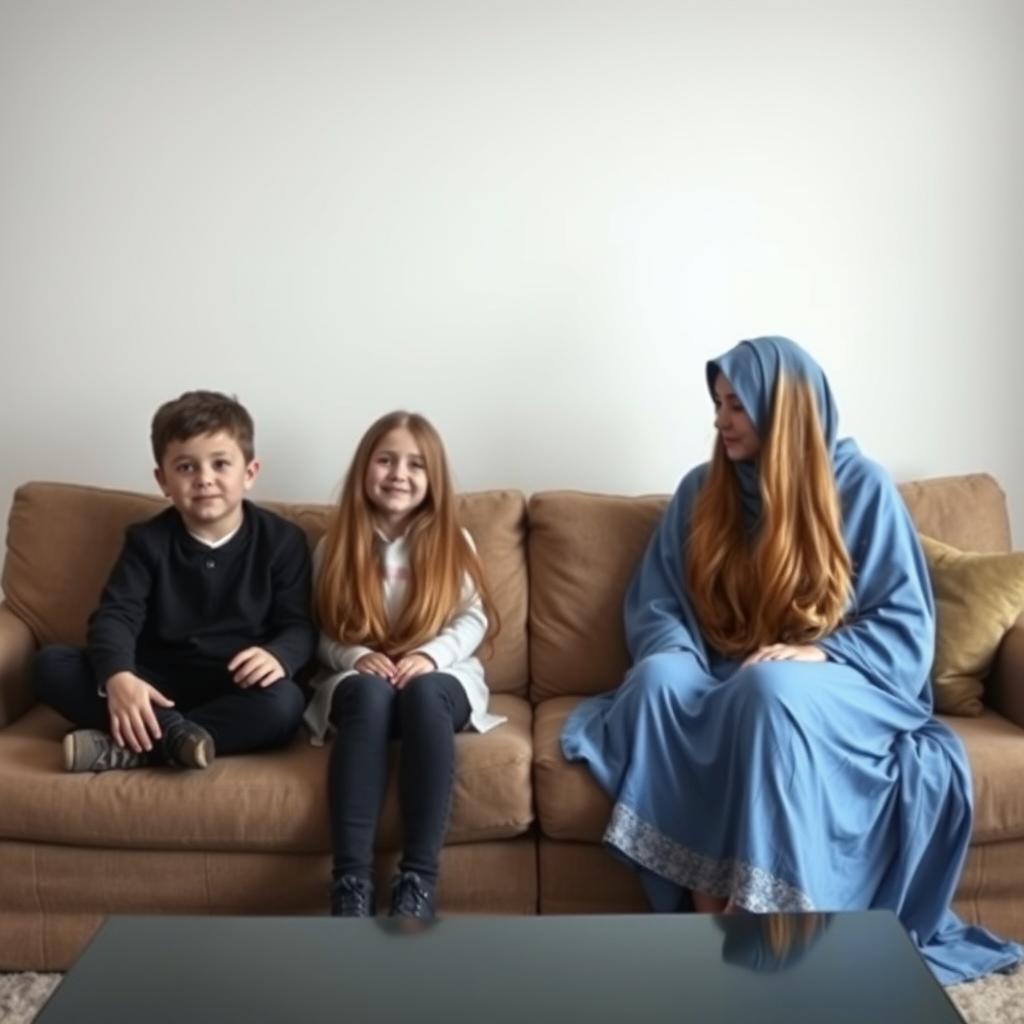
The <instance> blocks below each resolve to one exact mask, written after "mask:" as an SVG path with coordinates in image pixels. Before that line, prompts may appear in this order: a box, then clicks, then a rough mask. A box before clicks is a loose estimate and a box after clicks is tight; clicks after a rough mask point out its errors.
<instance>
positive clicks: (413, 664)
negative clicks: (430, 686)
mask: <svg viewBox="0 0 1024 1024" xmlns="http://www.w3.org/2000/svg"><path fill="white" fill-rule="evenodd" d="M435 668H437V666H436V665H435V664H434V663H433V662H432V661H431V660H430V658H428V657H427V656H426V655H425V654H407V655H406V656H405V657H404V658H401V659H399V662H398V664H397V665H396V666H395V676H394V678H393V679H392V680H391V683H392V685H393V686H394V687H395V689H396V690H402V689H405V687H406V686H407V685H408V684H409V683H411V682H412V681H413V680H414V679H415V678H416V677H417V676H421V675H423V674H424V673H425V672H433V671H434V669H435Z"/></svg>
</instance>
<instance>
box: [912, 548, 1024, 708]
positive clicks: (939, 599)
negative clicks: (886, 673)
mask: <svg viewBox="0 0 1024 1024" xmlns="http://www.w3.org/2000/svg"><path fill="white" fill-rule="evenodd" d="M921 543H922V545H923V547H924V553H925V557H926V558H927V559H928V573H929V575H930V576H931V581H932V590H933V591H934V592H935V610H936V640H935V664H934V666H933V668H932V690H933V692H934V694H935V710H936V711H937V712H942V713H944V714H948V715H980V714H981V712H982V704H981V698H982V696H983V694H984V692H985V687H984V683H983V680H984V679H985V677H986V676H987V675H988V673H989V671H990V669H991V668H992V664H993V662H994V661H995V657H996V652H997V651H998V650H999V645H1000V643H1001V642H1002V639H1003V637H1004V636H1005V635H1006V631H1007V630H1008V629H1009V628H1010V627H1011V626H1012V625H1013V624H1014V623H1015V622H1016V621H1017V619H1018V618H1019V616H1020V615H1021V613H1022V612H1024V551H1013V552H1007V553H987V554H981V553H978V552H971V551H958V550H957V549H956V548H954V547H951V546H950V545H948V544H943V543H942V542H941V541H937V540H933V539H932V538H931V537H924V536H922V537H921Z"/></svg>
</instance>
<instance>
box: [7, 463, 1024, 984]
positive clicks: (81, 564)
mask: <svg viewBox="0 0 1024 1024" xmlns="http://www.w3.org/2000/svg"><path fill="white" fill-rule="evenodd" d="M903 493H904V496H905V498H906V500H907V502H908V505H909V506H910V509H911V512H912V514H913V515H914V517H915V519H916V521H917V522H918V525H919V526H920V527H921V528H922V529H923V530H924V531H925V532H927V533H929V534H931V535H933V536H936V537H939V538H940V539H944V540H946V541H948V542H949V543H951V544H955V545H956V546H958V547H962V548H966V549H973V550H991V551H1000V550H1006V549H1008V548H1009V543H1010V537H1009V527H1008V520H1007V514H1006V505H1005V498H1004V496H1003V493H1002V491H1001V490H1000V489H999V487H998V486H997V485H996V483H995V482H994V481H993V480H992V479H991V478H990V477H987V476H969V477H957V478H949V479H944V480H933V481H926V482H923V483H918V484H911V485H907V486H906V487H904V489H903ZM460 500H461V512H462V518H463V521H464V522H465V524H466V525H467V526H468V527H469V529H470V530H471V531H472V533H473V535H474V537H475V539H476V541H477V545H478V547H479V549H480V552H481V555H482V557H483V559H484V562H485V565H486V568H487V573H488V578H489V580H490V583H491V585H492V587H493V591H494V594H495V598H496V602H497V604H498V607H499V609H500V612H501V617H502V631H501V634H500V635H499V637H498V639H497V642H496V644H495V647H494V650H493V652H492V653H491V654H490V655H489V656H488V658H487V669H488V675H489V679H490V683H491V687H492V690H493V692H494V698H493V705H494V707H495V710H497V711H499V712H501V713H502V714H505V715H507V716H508V718H509V721H508V723H507V724H506V725H504V726H501V727H500V728H498V729H496V730H494V731H493V732H491V733H488V734H487V735H486V736H478V735H469V734H466V735H460V736H459V737H458V740H457V751H458V773H457V777H456V784H455V795H454V802H453V808H452V818H451V823H450V828H449V832H448V836H447V841H446V845H445V848H444V852H443V854H442V861H441V908H442V911H444V912H449V913H458V912H471V911H477V912H490V913H536V912H538V911H539V912H541V913H568V912H588V911H605V912H609V911H619V910H623V911H625V910H640V909H643V908H644V900H643V897H642V894H641V891H640V887H639V885H638V883H637V881H636V879H635V877H634V876H633V875H632V874H631V873H630V872H629V871H628V870H627V869H626V868H625V867H623V866H622V865H621V864H619V863H618V862H616V861H614V860H613V859H612V858H611V857H610V856H609V855H608V854H607V853H605V851H604V850H603V849H602V847H601V846H600V837H601V833H602V830H603V827H604V824H605V821H606V819H607V817H608V813H609V810H610V805H609V802H608V800H607V799H606V797H605V796H604V795H603V793H602V792H601V791H600V790H599V789H598V788H597V786H596V785H595V784H594V783H593V782H592V781H591V779H590V776H589V775H588V774H587V772H586V771H585V770H584V769H582V768H581V767H579V766H578V765H569V764H567V763H566V762H565V761H564V760H563V759H562V757H561V755H560V753H559V747H558V735H559V731H560V729H561V725H562V722H563V721H564V719H565V716H566V715H567V714H568V712H569V710H570V709H571V708H572V707H573V706H574V705H575V704H576V703H577V702H578V701H579V700H580V698H581V696H584V695H587V694H592V693H597V692H599V691H601V690H604V689H607V688H609V687H612V686H614V685H616V683H617V682H618V681H619V680H620V679H621V678H622V675H623V673H624V671H625V669H626V666H627V657H626V652H625V646H624V640H623V636H622V626H621V614H620V608H621V604H622V592H623V589H624V587H625V585H626V581H627V579H628V577H629V575H630V573H631V571H632V568H633V566H634V565H635V564H636V561H637V559H638V558H639V555H640V552H641V550H642V548H643V545H644V542H645V540H646V538H647V536H648V534H649V533H650V530H651V529H652V528H653V525H654V523H655V521H656V520H657V518H658V515H659V513H660V511H661V509H662V508H663V506H664V498H661V497H647V498H626V497H612V496H602V495H592V494H581V493H574V492H547V493H539V494H535V495H533V496H532V497H531V498H530V499H529V501H528V502H527V501H526V500H525V499H524V497H523V495H522V494H520V493H518V492H514V491H492V492H485V493H478V494H467V495H464V496H462V498H461V499H460ZM267 504H268V505H269V506H270V507H272V508H275V509H277V510H278V511H281V512H283V513H284V514H285V515H287V516H289V517H290V518H292V519H294V520H295V521H297V522H299V523H300V524H301V525H302V526H303V527H304V528H305V529H306V531H307V533H308V535H309V538H310V541H311V542H312V541H314V540H315V538H316V537H317V536H318V535H319V534H320V532H321V531H322V530H323V526H324V521H325V515H326V511H327V509H326V506H323V505H298V504H292V505H283V504H275V503H272V502H268V503H267ZM161 507H163V503H162V501H161V500H159V499H157V498H151V497H146V496H144V495H139V494H130V493H125V492H118V491H107V490H100V489H97V488H90V487H78V486H69V485H62V484H42V483H34V484H27V485H25V486H24V487H21V488H20V489H19V490H18V491H17V493H16V494H15V498H14V503H13V506H12V509H11V514H10V521H9V527H8V535H7V557H6V561H5V564H4V570H3V577H2V585H3V591H4V595H5V601H4V604H3V605H2V606H0V970H16V969H20V970H25V969H32V970H47V969H51V970H53V969H63V968H65V967H67V966H68V965H69V964H70V962H71V961H72V960H73V959H74V958H75V956H76V955H77V953H78V952H79V950H80V949H81V948H82V946H83V944H84V943H85V942H86V940H87V939H88V938H89V936H90V935H91V934H92V932H93V931H94V930H95V928H96V926H97V924H98V922H99V920H100V919H101V917H102V916H103V915H105V914H109V913H135V912H138V913H223V914H244V913H267V914H278V913H288V914H316V913H323V912H324V911H325V903H326V896H325V894H326V882H327V876H328V869H329V857H328V852H327V851H328V836H327V827H326V822H327V808H326V801H325V793H324V782H323V780H324V774H325V768H326V754H325V751H324V750H322V749H316V748H313V747H310V746H309V745H308V743H307V742H306V740H305V737H304V736H300V737H298V738H297V739H296V740H295V742H294V743H293V744H292V745H291V746H290V747H289V748H288V749H286V750H283V751H280V752H276V753H271V754H261V755H256V756H244V757H233V758H223V759H220V760H218V761H217V762H215V764H214V765H213V766H212V767H211V768H210V769H209V770H207V771H205V772H190V773H185V772H176V771H173V770H168V769H155V770H142V771H132V772H108V773H105V774H100V775H89V774H86V775H68V774H65V773H64V772H63V771H61V766H60V760H61V755H60V743H59V740H60V738H61V736H62V735H63V733H64V731H65V730H66V729H67V723H66V722H65V721H64V720H63V719H61V718H60V717H59V716H58V715H57V714H56V713H55V712H53V711H51V710H50V709H49V708H46V707H42V706H37V705H35V704H34V702H33V699H32V696H31V694H30V692H29V687H28V682H27V676H26V666H27V664H28V662H29V660H30V658H31V655H32V652H33V651H34V650H35V649H36V647H37V645H38V644H40V643H49V642H53V641H70V642H81V641H82V639H83V636H84V627H85V620H86V617H87V615H88V613H89V611H90V610H91V609H92V608H93V607H94V605H95V604H96V601H97V598H98V596H99V592H100V589H101V587H102V584H103V581H104V579H105V578H106V575H107V573H108V571H109V569H110V566H111V564H112V562H113V559H114V558H115V556H116V553H117V551H118V549H119V546H120V543H121V539H122V536H123V532H124V528H125V526H126V525H127V524H128V523H130V522H133V521H136V520H139V519H142V518H145V517H147V516H149V515H152V514H153V513H154V512H156V511H158V510H159V509H160V508H161ZM1022 676H1024V628H1022V627H1018V628H1017V629H1015V630H1014V631H1013V632H1012V633H1011V634H1010V636H1009V637H1008V638H1007V640H1006V641H1004V644H1003V647H1002V653H1001V656H1000V661H999V664H998V666H997V670H996V672H995V676H994V679H993V680H992V682H991V686H990V692H991V694H992V703H993V704H994V705H995V706H996V707H998V708H999V711H1000V712H1002V714H1000V713H999V712H997V711H996V710H987V711H986V713H985V715H984V716H983V717H982V718H979V719H954V720H951V722H952V724H953V726H954V728H955V729H956V730H957V731H958V732H959V733H960V735H961V736H962V737H963V738H964V740H965V742H966V744H967V748H968V751H969V753H970V757H971V763H972V766H973V769H974V776H975V787H976V794H977V796H976V804H977V819H976V822H975V835H974V842H973V845H972V847H971V853H970V856H969V858H968V862H967V866H966V869H965V872H964V876H963V880H962V882H961V885H960V890H959V894H958V900H957V908H958V910H959V911H960V912H961V913H962V914H963V915H964V916H965V917H967V918H969V919H971V920H973V921H982V922H983V923H985V924H986V925H988V926H989V927H991V928H994V929H996V930H998V931H1000V932H1002V933H1003V934H1005V935H1009V936H1013V937H1015V938H1017V939H1024V786H1022V785H1021V780H1022V779H1024V678H1022ZM1014 686H1016V689H1014ZM1014 723H1016V724H1014ZM399 842H400V836H399V825H398V814H397V804H396V794H395V790H394V788H393V787H392V789H391V791H390V792H389V795H388V798H387V801H386V805H385V809H384V814H383V818H382V823H381V828H380V832H379V836H378V847H379V851H380V855H379V860H380V863H379V867H380V869H381V870H382V871H388V870H390V868H391V866H392V865H393V863H394V860H395V857H396V852H395V851H396V850H397V848H398V846H399Z"/></svg>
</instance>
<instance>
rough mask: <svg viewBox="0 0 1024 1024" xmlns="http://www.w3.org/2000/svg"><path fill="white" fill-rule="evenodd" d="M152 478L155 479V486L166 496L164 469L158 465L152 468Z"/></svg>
mask: <svg viewBox="0 0 1024 1024" xmlns="http://www.w3.org/2000/svg"><path fill="white" fill-rule="evenodd" d="M153 478H154V479H155V480H156V485H157V487H159V488H160V490H161V492H162V493H163V494H164V495H165V496H166V495H167V487H166V485H165V482H164V481H165V479H166V478H165V477H164V471H163V470H162V469H161V468H160V467H159V466H157V467H156V469H154V470H153Z"/></svg>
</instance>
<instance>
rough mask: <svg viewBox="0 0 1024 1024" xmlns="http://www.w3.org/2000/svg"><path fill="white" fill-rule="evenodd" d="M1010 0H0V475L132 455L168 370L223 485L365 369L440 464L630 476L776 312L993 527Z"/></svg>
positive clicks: (311, 472) (297, 486)
mask: <svg viewBox="0 0 1024 1024" xmlns="http://www.w3.org/2000/svg"><path fill="white" fill-rule="evenodd" d="M1022 38H1024V4H1021V3H1019V2H1017V0H945V2H935V0H889V2H865V0H834V2H824V0H817V2H811V0H808V2H798V0H789V2H786V0H735V2H727V0H689V2H687V0H676V2H653V0H620V2H584V0H577V2H572V0H521V2H516V3H501V4H499V3H487V2H480V0H477V2H473V0H464V2H459V0H452V2H447V3H444V2H436V0H410V2H396V0H366V2H363V3H343V2H335V3H331V2H327V0H321V2H316V0H287V2H286V0H280V2H269V0H263V2H251V0H246V2H243V0H238V2H235V3H230V2H223V0H221V2H217V0H122V2H117V0H33V2H31V3H22V2H19V0H0V147H2V151H0V344H2V367H0V438H2V444H3V454H2V458H0V513H2V512H3V510H5V509H6V507H7V506H8V504H9V501H10V496H11V493H12V491H13V488H14V487H15V486H16V485H17V484H18V483H19V482H22V481H24V480H28V479H39V478H43V479H61V480H74V481H83V482H91V483H96V484H102V485H109V486H117V487H129V488H139V489H150V488H151V487H152V480H151V475H150V473H151V460H150V456H149V453H148V444H147V437H148V426H149V419H150V416H151V414H152V412H153V409H154V408H155V407H156V405H157V404H158V403H159V402H161V401H162V400H164V399H166V398H169V397H172V396H174V395H176V394H178V393H179V392H180V391H182V390H184V389H186V388H193V387H213V388H220V389H224V390H228V391H233V392H236V393H237V394H238V395H239V396H240V397H241V398H242V400H243V401H244V402H245V403H246V404H247V405H248V406H249V408H250V409H251V410H252V412H253V413H254V415H255V417H256V421H257V428H258V429H257V440H258V448H259V453H260V455H261V457H262V459H263V461H264V465H265V470H264V476H263V478H262V480H261V482H260V485H259V488H258V491H257V492H256V493H257V496H262V497H264V498H303V499H309V500H328V499H329V498H330V497H331V495H332V492H333V490H334V488H335V485H336V483H337V481H338V479H339V477H340V476H341V474H342V472H343V470H344V468H345V466H346V464H347V462H348V459H349V458H350V455H351V452H352V449H353V446H354V444H355V441H356V439H357V437H358V435H359V434H360V433H361V432H362V430H363V429H364V427H365V426H366V425H367V424H368V423H369V422H370V421H371V420H372V419H373V418H375V417H376V416H377V415H379V414H380V413H382V412H384V411H387V410H389V409H392V408H395V407H398V406H409V407H414V408H416V409H419V410H421V411H423V412H426V413H427V414H428V415H430V416H431V417H432V418H433V419H434V420H435V422H436V423H437V424H438V426H439V427H440V429H441V431H442V433H443V434H444V436H445V437H446V439H447V442H448V445H449V449H450V453H451V455H452V458H453V462H454V466H455V470H456V476H457V479H458V483H459V485H460V486H461V488H462V489H479V488H489V487H517V488H521V489H523V490H526V491H533V490H540V489H544V488H551V487H575V488H585V489H594V490H604V491H615V492H626V493H629V492H646V491H666V490H669V489H671V488H672V487H673V486H674V485H675V483H676V481H677V479H678V477H679V476H680V474H681V473H682V472H683V471H684V470H685V469H686V468H688V467H689V466H690V465H691V464H692V463H694V462H695V461H698V460H700V459H702V458H703V457H704V456H705V455H706V453H707V451H708V450H709V446H710V441H711V430H710V418H711V414H710V408H709V403H708V401H707V396H706V394H705V393H704V390H703V363H704V361H705V359H707V358H708V357H710V356H713V355H716V354H718V353H720V352H721V351H723V350H724V349H726V348H728V347H729V346H730V345H731V344H732V343H733V341H734V340H736V339H739V338H742V337H749V336H751V335H754V334H759V333H785V334H789V335H790V336H792V337H794V338H796V339H797V340H798V341H801V342H802V343H804V344H805V345H806V346H807V347H808V348H809V349H810V350H811V351H812V352H813V353H814V354H815V355H816V356H817V357H818V358H819V360H820V361H821V362H822V364H823V365H824V366H825V368H826V370H827V371H828V372H829V373H830V376H831V380H832V384H833V387H834V389H835V391H836V393H837V396H838V399H839V407H840V414H841V426H842V428H843V432H844V433H851V434H854V435H855V436H857V437H858V439H859V440H860V442H861V444H862V447H863V448H864V449H865V450H866V451H868V452H869V453H870V454H871V455H873V456H874V457H875V458H877V459H878V460H879V461H881V462H883V463H884V464H886V465H887V466H888V467H889V469H890V470H891V471H892V473H893V475H894V476H896V477H897V478H898V479H906V478H911V477H922V476H932V475H941V474H949V473H960V472H965V471H972V470H988V471H990V472H992V473H994V474H995V475H996V476H997V477H998V478H999V480H1000V481H1001V482H1002V484H1003V486H1004V487H1005V488H1006V490H1007V492H1008V494H1009V497H1010V503H1011V510H1012V513H1013V516H1014V522H1015V527H1016V533H1017V537H1018V538H1021V537H1024V467H1022V460H1021V459H1020V457H1019V454H1018V452H1019V449H1020V441H1019V440H1018V434H1019V433H1020V423H1021V415H1020V409H1019V397H1018V396H1019V392H1020V384H1021V382H1022V381H1024V374H1022V372H1021V371H1022V369H1024V357H1022V355H1021V352H1020V343H1019V340H1018V336H1017V335H1018V328H1019V325H1020V324H1021V323H1022V322H1024V299H1022V297H1021V296H1022V292H1021V287H1020V285H1021V274H1022V270H1024V243H1022V239H1024V208H1022V203H1021V191H1020V184H1019V183H1020V181H1021V180H1024V120H1022V118H1021V113H1020V112H1021V109H1022V99H1024V65H1022V64H1021V62H1020V61H1019V59H1018V56H1019V54H1018V52H1017V51H1018V50H1019V44H1020V42H1021V39H1022Z"/></svg>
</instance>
